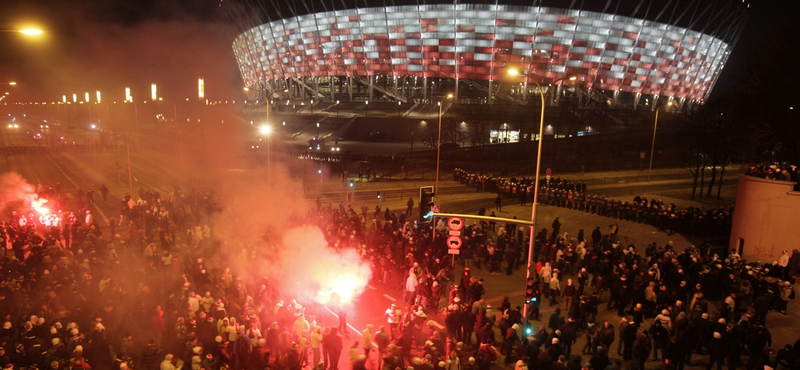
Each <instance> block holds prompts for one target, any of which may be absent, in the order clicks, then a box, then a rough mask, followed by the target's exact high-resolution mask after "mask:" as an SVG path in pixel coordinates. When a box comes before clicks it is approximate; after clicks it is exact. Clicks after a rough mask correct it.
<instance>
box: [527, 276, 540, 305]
mask: <svg viewBox="0 0 800 370" xmlns="http://www.w3.org/2000/svg"><path fill="white" fill-rule="evenodd" d="M537 290H538V289H537V287H536V281H535V280H533V279H532V278H530V279H528V282H527V283H526V284H525V303H527V304H531V303H535V302H536V301H537V300H538V299H539V298H538V297H537V296H538V294H537V293H538V292H537Z"/></svg>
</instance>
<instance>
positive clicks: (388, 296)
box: [383, 294, 397, 302]
mask: <svg viewBox="0 0 800 370" xmlns="http://www.w3.org/2000/svg"><path fill="white" fill-rule="evenodd" d="M383 296H384V297H386V299H388V300H390V301H392V302H394V301H397V300H396V299H395V298H394V297H392V296H390V295H388V294H384V295H383Z"/></svg>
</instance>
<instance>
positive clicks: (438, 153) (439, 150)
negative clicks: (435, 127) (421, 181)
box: [433, 94, 453, 194]
mask: <svg viewBox="0 0 800 370" xmlns="http://www.w3.org/2000/svg"><path fill="white" fill-rule="evenodd" d="M452 98H453V94H447V97H446V98H445V99H452ZM445 99H442V100H440V101H439V138H438V139H436V184H435V185H434V187H433V194H436V193H437V192H438V191H439V159H440V158H441V155H442V105H444V104H442V103H443V102H444V101H445Z"/></svg>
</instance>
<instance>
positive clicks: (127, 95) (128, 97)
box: [125, 87, 133, 102]
mask: <svg viewBox="0 0 800 370" xmlns="http://www.w3.org/2000/svg"><path fill="white" fill-rule="evenodd" d="M125 101H127V102H132V101H133V97H132V96H131V88H130V87H126V88H125Z"/></svg>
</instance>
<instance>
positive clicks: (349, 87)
mask: <svg viewBox="0 0 800 370" xmlns="http://www.w3.org/2000/svg"><path fill="white" fill-rule="evenodd" d="M347 93H348V94H349V96H350V101H353V77H352V76H347Z"/></svg>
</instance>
